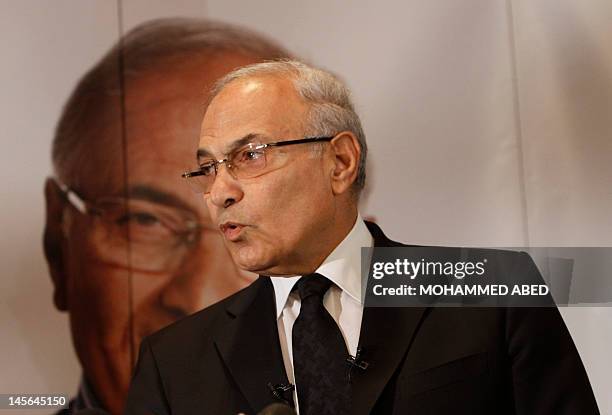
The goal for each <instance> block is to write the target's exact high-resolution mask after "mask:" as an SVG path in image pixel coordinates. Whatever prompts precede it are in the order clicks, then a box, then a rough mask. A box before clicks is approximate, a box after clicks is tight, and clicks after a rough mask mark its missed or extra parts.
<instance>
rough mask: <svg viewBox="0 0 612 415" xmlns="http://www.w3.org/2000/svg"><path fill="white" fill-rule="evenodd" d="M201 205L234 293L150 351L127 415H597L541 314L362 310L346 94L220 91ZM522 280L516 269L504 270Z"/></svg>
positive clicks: (580, 374)
mask: <svg viewBox="0 0 612 415" xmlns="http://www.w3.org/2000/svg"><path fill="white" fill-rule="evenodd" d="M197 156H198V163H199V166H200V167H199V169H198V170H196V171H193V172H189V173H186V174H185V176H186V177H187V178H188V179H189V180H192V181H194V183H195V184H196V186H197V188H198V189H199V190H200V191H201V192H203V194H204V199H205V201H206V203H207V205H208V207H209V209H210V212H211V216H212V219H213V222H214V223H215V224H216V225H217V226H218V227H219V229H220V231H221V233H222V234H223V236H224V240H225V242H226V245H227V247H228V249H229V251H230V253H231V255H232V258H233V259H234V261H235V262H236V263H237V264H238V266H239V267H241V268H242V269H246V270H249V271H253V272H257V273H258V274H260V275H262V276H260V277H259V279H258V280H257V281H256V282H254V283H253V284H252V285H251V286H249V287H248V288H246V289H244V290H242V291H240V292H238V293H237V294H235V295H233V296H231V297H229V298H228V299H226V300H223V301H222V302H219V303H217V304H215V305H213V306H211V307H209V308H206V309H204V310H203V311H201V312H199V313H197V314H195V315H193V316H191V317H188V318H186V319H184V320H182V321H180V322H178V323H176V324H173V325H171V326H170V327H168V328H166V329H164V330H162V331H160V332H158V333H156V334H154V335H152V336H150V337H148V338H147V339H145V340H144V341H143V343H142V346H141V352H140V359H139V362H138V364H137V367H136V370H135V373H134V377H133V380H132V384H131V387H130V392H129V395H128V404H127V412H126V413H127V414H170V413H172V414H235V413H238V412H244V413H256V412H257V411H260V410H261V409H262V408H264V407H265V406H266V405H268V404H270V403H273V402H279V401H280V402H285V403H287V404H289V405H292V406H295V408H296V409H297V410H298V411H299V413H300V414H302V415H310V414H368V413H375V414H378V413H382V414H387V413H390V414H404V413H409V414H492V413H495V414H594V413H597V407H596V403H595V401H594V398H593V394H592V391H591V389H590V385H589V383H588V379H587V376H586V373H585V371H584V368H583V366H582V364H581V362H580V358H579V356H578V354H577V351H576V349H575V347H574V345H573V343H572V340H571V338H570V336H569V333H568V332H567V330H566V328H565V326H564V324H563V322H562V320H561V317H560V315H559V313H558V311H557V310H556V309H555V308H522V309H511V308H443V307H440V308H436V307H405V308H401V307H387V308H385V307H381V308H368V307H364V305H363V301H362V287H361V277H360V267H361V258H360V248H361V247H372V246H374V247H394V246H401V244H399V243H396V242H393V241H390V240H389V239H388V238H386V237H385V235H384V234H383V232H382V231H381V230H380V228H378V227H377V226H376V225H374V224H372V223H367V224H366V223H365V222H364V221H363V220H362V219H361V217H360V215H359V212H358V210H357V204H358V199H359V193H360V191H361V189H362V188H363V185H364V183H365V159H366V142H365V136H364V134H363V131H362V128H361V124H360V121H359V118H358V117H357V115H356V114H355V111H354V108H353V105H352V103H351V101H350V98H349V92H348V90H347V88H346V87H345V86H344V85H343V84H342V82H340V81H339V80H338V79H337V78H336V77H334V76H333V75H331V74H329V73H327V72H325V71H321V70H318V69H315V68H312V67H309V66H307V65H305V64H302V63H299V62H287V61H283V62H268V63H264V64H257V65H252V66H248V67H245V68H241V69H238V70H237V71H234V72H233V73H231V74H229V75H227V76H225V77H224V78H222V79H221V80H220V81H218V83H217V86H216V88H215V89H214V90H213V91H212V94H211V101H210V105H209V107H208V109H207V111H206V114H205V116H204V120H203V122H202V129H201V135H200V145H199V149H198V151H197ZM505 255H506V256H508V258H509V259H510V260H512V261H514V262H515V263H516V264H518V266H519V268H516V269H518V270H521V269H524V270H525V272H531V268H532V262H531V261H530V260H529V258H528V256H526V255H525V254H519V253H507V254H505Z"/></svg>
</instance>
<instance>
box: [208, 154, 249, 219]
mask: <svg viewBox="0 0 612 415" xmlns="http://www.w3.org/2000/svg"><path fill="white" fill-rule="evenodd" d="M229 169H230V167H229V166H228V165H227V164H225V165H224V166H223V165H219V167H218V168H217V175H216V177H215V180H214V181H213V183H212V185H211V188H210V202H212V204H213V205H215V207H217V208H221V209H225V208H228V207H230V206H231V205H233V204H234V203H237V202H239V201H240V200H241V199H242V196H243V193H242V188H241V186H240V183H239V182H238V180H237V179H235V178H234V176H233V175H232V174H231V173H230V171H229Z"/></svg>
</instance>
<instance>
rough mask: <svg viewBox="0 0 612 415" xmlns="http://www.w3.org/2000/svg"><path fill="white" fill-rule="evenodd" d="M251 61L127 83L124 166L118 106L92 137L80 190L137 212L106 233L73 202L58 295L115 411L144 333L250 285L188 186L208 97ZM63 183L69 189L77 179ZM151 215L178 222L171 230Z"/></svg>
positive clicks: (199, 66) (90, 374) (184, 65)
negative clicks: (123, 202)
mask: <svg viewBox="0 0 612 415" xmlns="http://www.w3.org/2000/svg"><path fill="white" fill-rule="evenodd" d="M252 62H253V59H250V58H246V57H241V56H234V55H228V54H225V55H216V56H212V57H210V56H209V57H208V59H206V60H204V59H202V58H196V59H189V60H180V61H177V60H173V61H172V62H168V63H167V64H166V65H160V67H159V68H158V70H153V69H152V70H150V71H149V73H146V74H143V75H142V76H140V77H138V79H137V80H134V81H130V82H128V83H127V84H126V95H125V109H126V112H125V137H126V144H125V150H126V151H125V156H126V157H127V159H123V158H122V154H123V152H122V151H121V146H122V144H121V134H120V131H121V127H120V126H121V121H120V120H121V117H120V113H119V111H118V108H119V107H118V105H115V104H116V102H111V103H107V105H105V109H104V110H102V109H101V112H100V114H99V117H96V120H93V121H92V123H91V129H90V131H88V132H85V133H87V134H93V139H92V140H91V142H92V146H91V153H89V154H88V155H86V157H90V158H91V163H89V165H87V167H85V169H84V170H83V176H85V177H80V179H79V180H75V183H77V184H72V187H74V190H75V191H76V192H77V193H78V194H79V195H80V196H82V197H83V198H84V199H86V200H88V201H99V200H104V199H105V198H109V197H111V198H117V197H122V196H125V195H126V192H127V195H128V200H129V201H130V203H134V206H138V207H139V208H138V210H137V209H134V210H133V211H130V213H129V214H128V215H126V216H125V217H122V218H120V219H117V220H115V221H114V223H113V224H111V225H109V224H106V225H104V224H103V223H102V221H101V220H100V218H97V217H96V216H95V215H88V214H85V215H84V214H82V213H80V212H78V211H77V210H75V209H74V208H72V207H71V206H70V205H66V206H65V208H64V212H63V223H62V227H63V233H64V240H63V242H62V244H61V245H62V247H61V256H62V261H61V263H62V267H61V270H59V272H56V275H60V277H59V278H60V279H61V282H60V283H59V284H58V277H54V280H55V282H56V290H62V293H61V294H62V295H63V296H65V301H66V308H67V309H68V311H69V313H70V322H71V328H72V334H73V341H74V344H75V348H76V351H77V354H78V356H79V359H80V361H81V364H82V366H83V368H84V372H85V375H86V377H87V378H88V380H89V381H90V382H91V383H92V384H93V387H94V390H95V393H96V394H97V396H98V398H99V399H100V400H101V401H102V403H103V404H104V405H105V406H106V408H107V409H108V410H110V411H111V412H112V413H120V412H122V410H123V405H124V402H125V397H126V393H127V390H128V386H129V381H130V376H131V370H132V364H133V362H134V361H135V358H136V356H135V354H136V352H137V350H138V346H139V344H140V341H141V339H142V338H143V337H144V336H146V335H148V334H151V333H152V332H154V331H156V330H158V329H160V328H162V327H164V326H166V325H167V324H169V323H171V322H173V321H175V320H176V319H178V318H180V317H183V316H185V315H188V314H190V313H193V312H195V311H197V310H199V309H201V308H203V307H205V306H207V305H210V304H212V303H214V302H216V301H218V300H220V299H222V298H224V297H226V296H228V295H229V294H231V293H233V292H235V291H237V290H238V289H240V288H242V287H244V286H246V285H247V284H248V283H249V282H250V281H251V280H252V276H246V275H245V274H243V273H241V272H240V271H239V270H238V269H237V268H236V267H235V265H234V264H233V262H232V261H231V257H230V255H229V254H228V252H227V250H226V248H225V247H224V244H223V239H222V236H221V234H220V232H219V231H218V228H217V227H215V226H213V223H212V222H211V220H210V216H209V213H208V211H207V209H206V206H205V204H204V203H203V202H202V200H201V199H200V198H198V197H197V195H196V194H195V193H194V192H193V191H192V190H191V189H190V187H189V186H188V185H187V184H186V183H183V180H182V179H181V178H180V174H181V172H183V171H185V169H187V168H189V167H191V166H193V165H195V161H194V155H193V151H194V148H195V147H196V145H197V140H198V127H199V121H200V120H201V117H202V113H203V110H204V108H203V105H202V102H203V101H204V97H205V92H206V90H207V89H208V88H209V87H210V85H211V83H212V82H213V81H214V80H215V79H217V78H219V77H220V76H222V75H224V74H225V73H227V72H228V71H229V70H231V69H233V68H235V67H237V66H242V65H245V64H249V63H252ZM177 68H179V69H177ZM100 160H106V161H108V162H105V163H100V162H99V161H100ZM124 165H125V166H127V169H124ZM64 180H65V181H66V182H68V184H69V185H71V183H70V178H66V179H64ZM126 184H127V185H126ZM152 207H153V208H152ZM140 209H142V210H140ZM149 209H159V210H157V211H158V212H164V214H169V218H171V219H169V224H170V230H169V228H165V227H163V226H162V224H161V223H160V222H159V221H158V219H159V217H157V218H156V217H154V216H151V215H150V210H149ZM172 218H180V219H181V220H182V219H186V220H187V222H189V223H192V222H193V221H194V220H195V221H197V222H199V223H200V224H201V227H200V228H198V229H197V230H196V231H194V232H191V233H190V234H189V235H186V234H183V233H182V231H184V230H185V229H186V228H185V224H184V223H182V222H181V221H178V222H181V223H175V221H174V220H173V219H172ZM167 224H168V223H166V225H167ZM108 226H114V227H115V228H117V229H119V230H120V231H124V230H125V232H127V229H128V228H129V232H130V240H131V241H132V242H131V243H130V244H127V243H124V244H121V243H117V242H116V240H115V241H114V242H113V240H112V238H111V237H109V236H108V235H109V234H110V231H109V230H108ZM157 239H159V240H163V241H164V243H163V244H162V245H163V246H162V248H159V246H157V247H156V245H155V244H153V243H151V241H152V240H157ZM136 241H141V243H136ZM109 252H111V253H112V252H114V254H109ZM121 252H123V259H122V257H121ZM109 258H110V259H109ZM51 262H53V261H50V263H51ZM130 264H131V265H130ZM56 295H57V294H56Z"/></svg>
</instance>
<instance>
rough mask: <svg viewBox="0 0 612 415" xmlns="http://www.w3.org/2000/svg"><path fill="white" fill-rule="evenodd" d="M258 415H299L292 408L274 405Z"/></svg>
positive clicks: (280, 404) (279, 404)
mask: <svg viewBox="0 0 612 415" xmlns="http://www.w3.org/2000/svg"><path fill="white" fill-rule="evenodd" d="M257 415H297V413H296V412H295V411H294V410H293V408H291V407H290V406H287V405H283V404H282V403H273V404H270V405H268V406H266V407H265V408H264V409H262V410H261V411H260V412H259V413H258V414H257Z"/></svg>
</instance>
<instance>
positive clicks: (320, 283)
mask: <svg viewBox="0 0 612 415" xmlns="http://www.w3.org/2000/svg"><path fill="white" fill-rule="evenodd" d="M331 285H332V282H331V281H330V280H329V279H327V278H325V277H324V276H323V275H321V274H317V273H314V274H308V275H304V276H303V277H302V278H300V279H299V280H298V282H297V284H296V288H297V291H298V294H299V296H300V299H301V300H302V301H303V300H305V299H306V298H308V297H311V296H313V295H314V296H317V297H318V298H320V299H321V300H322V299H323V296H324V295H325V293H326V292H327V290H328V289H329V287H330V286H331Z"/></svg>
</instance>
